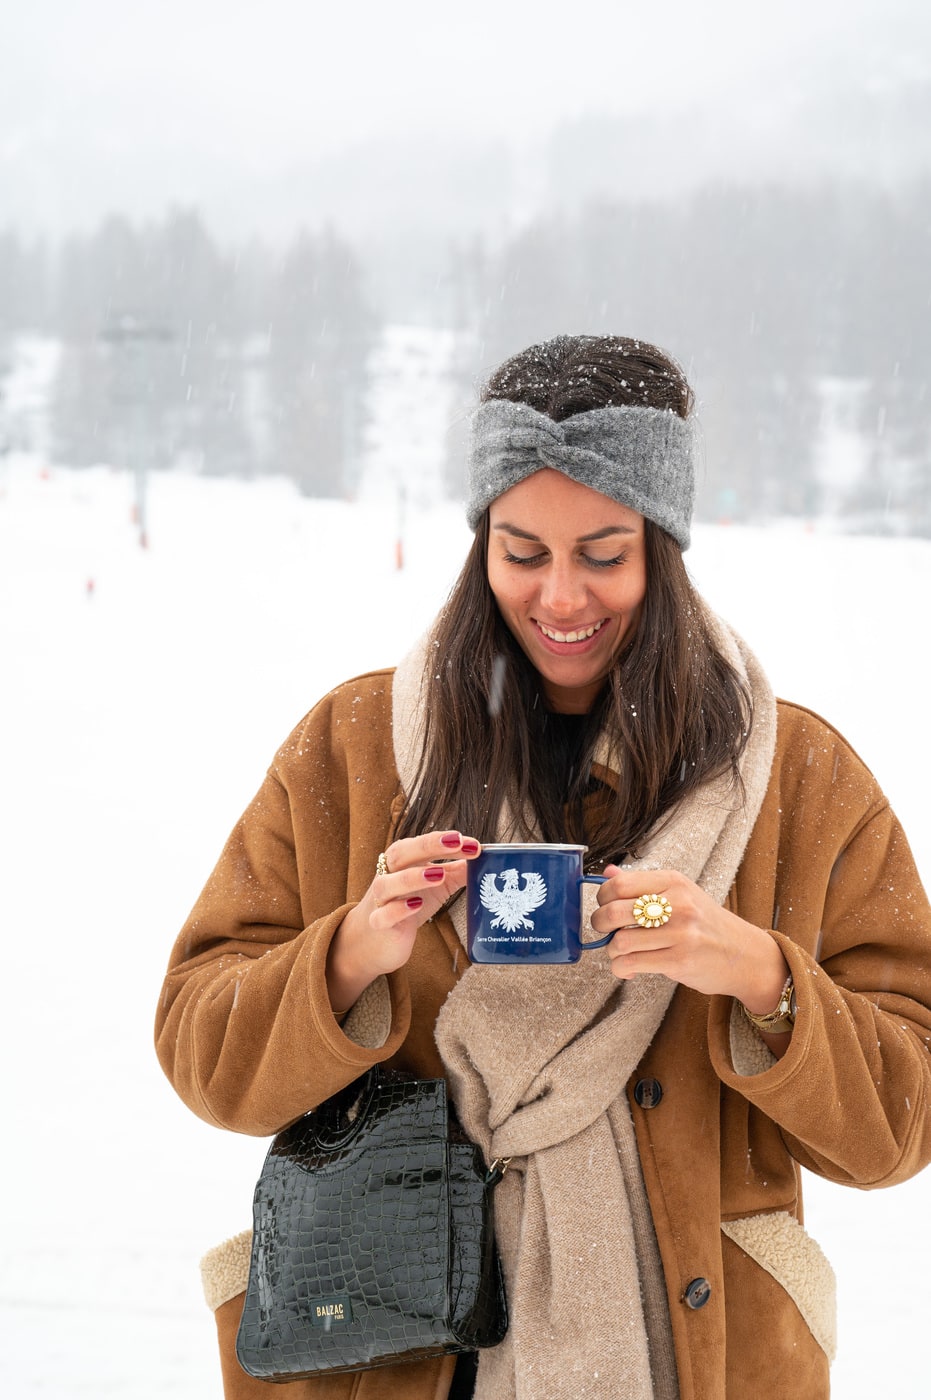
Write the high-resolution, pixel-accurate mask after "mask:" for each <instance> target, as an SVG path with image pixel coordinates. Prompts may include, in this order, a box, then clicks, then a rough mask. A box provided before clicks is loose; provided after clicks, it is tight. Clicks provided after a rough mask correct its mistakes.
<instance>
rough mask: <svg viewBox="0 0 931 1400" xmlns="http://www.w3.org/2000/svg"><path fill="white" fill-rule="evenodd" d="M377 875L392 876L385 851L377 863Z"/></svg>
mask: <svg viewBox="0 0 931 1400" xmlns="http://www.w3.org/2000/svg"><path fill="white" fill-rule="evenodd" d="M375 874H376V875H390V874H391V871H390V870H389V869H388V858H387V856H386V855H385V853H384V851H382V853H381V855H380V856H379V857H378V860H377V861H376V862H375Z"/></svg>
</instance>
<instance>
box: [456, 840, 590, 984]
mask: <svg viewBox="0 0 931 1400" xmlns="http://www.w3.org/2000/svg"><path fill="white" fill-rule="evenodd" d="M587 850H588V847H587V846H564V845H550V844H548V843H546V842H540V841H528V842H524V843H522V842H500V843H498V844H492V845H489V846H483V847H482V849H481V852H480V853H479V855H477V856H476V857H475V859H474V860H470V861H469V863H468V866H467V875H466V900H467V901H468V907H467V924H468V950H469V957H470V958H471V960H472V962H474V963H575V962H578V960H579V958H580V957H581V956H582V954H583V952H588V951H590V950H591V949H592V948H604V946H605V945H606V944H607V943H610V942H611V939H612V938H613V937H614V933H615V932H616V931H617V930H613V931H612V932H611V933H609V934H608V935H607V937H605V938H599V939H596V940H595V941H594V942H591V943H583V942H582V886H583V885H603V884H604V883H605V879H606V877H605V876H604V875H585V874H584V873H583V870H582V857H583V856H584V855H585V852H586V851H587Z"/></svg>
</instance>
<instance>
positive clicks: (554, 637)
mask: <svg viewBox="0 0 931 1400" xmlns="http://www.w3.org/2000/svg"><path fill="white" fill-rule="evenodd" d="M537 626H538V627H539V629H540V631H541V632H542V633H543V635H544V637H549V639H550V641H551V642H584V641H587V640H588V638H589V637H594V635H595V633H596V632H599V631H600V630H601V628H602V627H603V626H604V619H603V618H602V620H601V622H596V623H595V624H594V625H593V626H592V627H583V628H582V629H581V630H580V631H578V632H557V631H556V629H555V627H544V626H543V623H542V622H538V623H537Z"/></svg>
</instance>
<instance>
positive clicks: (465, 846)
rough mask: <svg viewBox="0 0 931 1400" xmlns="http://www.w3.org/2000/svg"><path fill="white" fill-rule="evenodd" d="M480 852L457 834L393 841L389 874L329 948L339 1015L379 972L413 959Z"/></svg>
mask: <svg viewBox="0 0 931 1400" xmlns="http://www.w3.org/2000/svg"><path fill="white" fill-rule="evenodd" d="M480 850H481V847H480V845H479V843H478V842H477V841H476V840H475V839H474V838H473V837H471V836H463V835H462V833H461V832H459V831H431V832H428V833H426V835H424V836H412V837H408V838H407V839H405V840H403V841H394V842H393V843H392V844H391V845H390V846H389V847H388V849H387V850H386V851H385V863H386V864H387V866H388V874H387V875H376V876H375V878H374V879H373V880H372V883H371V884H370V885H369V887H368V889H367V890H366V892H365V894H364V895H363V897H362V899H361V900H360V902H359V903H358V904H357V905H356V907H355V909H352V910H350V912H349V913H348V914H347V915H346V917H345V919H344V920H343V922H342V923H341V924H340V926H339V929H338V930H337V932H336V935H335V937H334V939H333V942H332V943H331V944H330V952H329V957H328V959H327V987H328V988H329V992H330V1005H331V1006H332V1007H333V1010H334V1013H335V1014H336V1015H341V1014H342V1013H343V1012H345V1011H348V1010H349V1008H350V1007H351V1006H352V1005H353V1004H354V1003H355V1002H356V1001H357V1000H358V998H359V996H360V995H361V994H362V992H363V991H364V990H365V988H366V987H367V986H369V984H370V983H372V982H374V981H375V978H376V977H378V976H379V975H380V974H381V973H384V972H395V971H396V970H397V969H398V968H399V967H403V966H404V964H405V963H406V962H407V960H408V958H409V957H410V955H411V951H412V949H413V947H414V939H415V938H416V937H417V930H418V929H419V928H420V926H421V924H424V923H426V921H427V920H428V919H431V918H432V917H433V915H434V914H435V913H436V912H437V910H438V909H440V908H441V907H442V906H443V905H444V904H445V903H446V901H447V900H448V899H449V898H450V896H451V895H454V894H455V893H456V891H457V890H461V889H462V887H463V885H464V884H465V878H466V861H468V860H472V859H474V857H475V856H477V855H478V853H479V851H480Z"/></svg>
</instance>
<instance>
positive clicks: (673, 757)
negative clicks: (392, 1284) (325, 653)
mask: <svg viewBox="0 0 931 1400" xmlns="http://www.w3.org/2000/svg"><path fill="white" fill-rule="evenodd" d="M692 407H693V403H692V394H691V391H690V389H689V386H688V384H687V383H686V381H685V379H684V377H683V375H682V373H681V371H680V370H679V368H678V366H676V365H675V364H674V362H673V361H671V360H670V359H669V358H668V357H667V356H665V355H664V354H663V353H662V352H661V351H659V350H657V349H656V348H655V347H652V346H648V345H645V344H641V343H639V342H636V341H631V340H626V339H622V338H620V337H598V338H595V337H575V338H570V337H559V338H558V339H557V340H554V341H551V342H548V343H547V344H544V345H541V346H535V347H531V349H530V350H528V351H526V352H524V353H523V354H521V355H518V356H516V357H514V359H512V360H509V361H508V362H507V363H506V364H504V365H503V366H502V367H501V368H500V369H499V370H498V371H497V372H496V373H495V375H493V377H492V378H491V380H490V381H489V383H488V385H487V386H486V389H485V391H484V394H483V402H482V404H481V405H480V407H479V409H478V411H477V413H476V417H475V423H474V434H473V448H472V459H471V479H470V503H469V518H470V523H471V524H472V526H473V528H474V529H475V531H476V534H475V542H474V545H473V547H472V550H471V552H470V554H469V557H468V559H467V561H466V564H465V566H464V568H463V571H462V574H461V575H460V578H459V581H458V583H457V585H456V587H455V589H454V591H453V593H452V595H451V598H450V600H449V602H448V604H447V606H446V608H445V609H444V611H443V613H442V614H441V615H440V617H439V619H438V621H437V622H436V624H435V626H434V628H433V629H432V632H431V634H430V635H429V637H428V638H427V639H426V640H425V642H424V643H423V644H422V645H421V646H419V647H418V648H416V649H415V651H414V652H413V653H412V654H411V655H410V656H409V657H407V658H405V660H404V661H403V662H402V664H401V665H400V666H399V667H398V669H397V671H396V672H394V673H391V672H379V673H374V674H371V675H368V676H363V677H361V678H358V679H356V680H354V681H351V682H349V683H348V684H346V685H343V686H340V687H338V688H337V689H336V690H334V691H333V692H332V693H331V694H330V695H328V696H327V697H326V698H325V699H324V700H323V701H321V703H320V704H319V705H317V706H316V708H315V709H314V710H312V711H311V713H310V714H309V715H308V716H307V718H306V719H305V720H304V721H303V722H302V724H300V725H299V726H298V728H297V729H296V730H295V731H294V733H293V734H292V735H291V737H290V738H289V739H288V740H287V741H286V743H285V744H284V746H283V747H282V748H281V749H280V751H279V753H278V755H277V757H276V759H275V761H274V763H273V765H272V767H271V769H270V770H269V774H268V777H267V779H266V781H265V783H264V784H263V786H262V788H261V790H260V792H259V793H258V795H257V797H256V798H255V800H254V802H253V803H252V805H251V806H250V807H249V809H248V810H247V812H246V813H245V815H244V816H243V818H242V819H241V821H240V823H239V825H238V826H237V827H236V828H235V830H234V832H233V834H232V836H231V837H230V840H229V843H228V845H227V847H226V849H225V851H224V853H223V855H222V857H221V859H220V862H219V864H218V866H217V868H216V870H215V871H214V874H213V876H212V877H211V880H210V881H209V883H208V885H207V887H206V889H205V890H204V893H203V894H202V896H201V898H200V900H199V902H198V904H197V906H196V907H195V909H194V911H193V912H192V914H191V917H190V919H189V921H188V923H187V925H186V926H185V929H184V930H183V931H182V933H181V936H180V938H179V940H178V943H177V944H176V947H175V950H174V953H173V956H172V961H171V965H170V969H169V973H168V977H167V980H166V984H165V989H164V993H163V997H162V1001H161V1003H160V1008H159V1017H158V1026H157V1042H158V1050H159V1055H160V1058H161V1061H162V1064H163V1066H164V1068H165V1071H166V1073H167V1074H168V1075H169V1077H170V1078H171V1080H172V1082H173V1084H174V1085H175V1087H176V1088H177V1090H178V1092H179V1093H180V1094H181V1096H182V1097H183V1098H184V1099H185V1101H186V1102H187V1103H188V1105H189V1106H190V1107H191V1108H192V1109H193V1110H194V1111H195V1112H196V1113H198V1114H200V1115H201V1116H202V1117H203V1118H205V1119H207V1120H208V1121H209V1122H213V1123H217V1124H218V1125H220V1126H223V1127H227V1128H232V1129H235V1130H238V1131H240V1132H247V1133H255V1134H260V1135H264V1134H271V1133H274V1132H275V1131H277V1130H278V1129H279V1128H281V1127H282V1126H283V1125H284V1124H286V1123H289V1122H291V1121H292V1120H294V1119H296V1118H297V1117H299V1116H300V1115H301V1114H303V1113H304V1112H306V1111H307V1110H308V1109H310V1108H312V1107H313V1106H315V1105H316V1104H318V1103H320V1102H321V1101H322V1100H323V1099H325V1098H327V1097H329V1096H330V1095H332V1094H333V1093H335V1092H336V1091H337V1090H339V1089H340V1088H342V1087H343V1086H345V1085H346V1084H348V1083H350V1082H351V1081H352V1080H353V1079H355V1078H356V1077H358V1075H359V1074H361V1073H362V1072H363V1071H364V1070H365V1069H367V1068H368V1067H369V1066H370V1065H371V1064H373V1063H375V1062H387V1063H389V1064H391V1065H392V1066H394V1067H397V1068H403V1069H406V1070H410V1071H413V1072H415V1073H417V1074H421V1075H429V1076H433V1075H439V1074H446V1075H447V1076H448V1077H449V1080H450V1083H451V1086H452V1090H453V1095H454V1098H455V1100H456V1102H457V1106H458V1108H459V1111H460V1115H461V1117H462V1119H463V1122H464V1124H465V1126H466V1128H467V1129H468V1131H469V1132H470V1134H471V1136H472V1137H473V1138H474V1140H475V1141H477V1142H478V1143H479V1145H480V1146H481V1148H482V1149H483V1151H484V1152H485V1153H486V1156H487V1158H488V1160H489V1161H490V1160H492V1158H493V1157H495V1156H510V1157H511V1158H512V1166H511V1170H510V1171H509V1172H508V1174H507V1176H506V1177H505V1179H504V1180H503V1181H502V1182H501V1184H500V1185H499V1187H498V1188H497V1192H496V1205H495V1212H496V1233H497V1236H498V1242H499V1247H500V1250H501V1254H502V1259H503V1264H504V1269H505V1276H506V1281H507V1288H508V1296H509V1304H510V1312H511V1327H510V1330H509V1332H508V1335H507V1338H506V1339H505V1341H504V1342H503V1343H502V1344H501V1345H500V1346H499V1347H497V1348H494V1349H492V1350H490V1351H486V1352H483V1353H481V1357H480V1360H479V1365H478V1372H477V1379H476V1380H475V1392H474V1393H475V1394H476V1396H478V1397H480V1400H501V1398H502V1397H512V1396H515V1397H520V1400H553V1398H554V1397H564V1396H565V1397H572V1400H577V1397H579V1396H591V1397H602V1396H603V1397H615V1396H620V1395H623V1396H624V1397H626V1398H627V1400H631V1398H632V1400H668V1397H674V1396H679V1397H682V1398H683V1400H685V1397H693V1398H694V1400H716V1398H718V1397H725V1396H728V1397H735V1398H736V1400H743V1397H746V1396H752V1395H762V1394H791V1395H792V1396H793V1397H795V1400H816V1397H824V1396H826V1395H827V1394H828V1366H829V1358H830V1356H831V1354H832V1350H833V1339H834V1333H833V1326H834V1319H833V1277H832V1275H831V1271H830V1267H829V1266H828V1265H827V1263H826V1261H825V1260H824V1258H823V1256H822V1255H821V1254H820V1251H819V1250H818V1249H817V1246H816V1245H815V1244H814V1243H813V1242H812V1241H811V1240H810V1239H809V1238H808V1236H807V1235H806V1234H805V1232H804V1230H803V1228H802V1226H801V1223H800V1220H801V1199H800V1189H799V1188H800V1171H799V1166H800V1165H801V1166H805V1167H808V1168H809V1169H810V1170H813V1171H817V1172H820V1173H821V1174H823V1175H825V1176H827V1177H829V1178H830V1179H832V1180H835V1181H839V1182H846V1183H849V1184H852V1185H857V1186H861V1187H866V1186H879V1185H887V1184H892V1183H893V1182H896V1181H900V1180H903V1179H905V1178H907V1177H908V1176H910V1175H912V1174H913V1173H915V1172H917V1171H918V1170H920V1168H921V1167H922V1166H924V1165H925V1164H926V1162H927V1161H928V1160H929V1158H931V1128H929V1115H928V1113H927V1107H928V1103H929V1099H931V1093H929V1090H931V1061H929V1054H928V1045H929V1043H931V973H929V968H931V910H929V907H928V902H927V899H926V897H925V895H924V892H923V890H922V888H921V883H920V880H919V878H918V875H917V873H916V870H915V867H914V863H913V861H912V857H911V855H910V852H909V850H908V846H907V843H906V841H905V838H904V836H903V834H902V832H901V829H900V828H899V826H898V824H897V822H896V820H895V818H894V816H893V815H892V813H891V812H890V810H889V807H888V804H887V802H886V801H885V799H884V798H883V796H882V793H881V792H880V791H879V789H878V787H877V785H876V783H875V780H874V779H873V778H872V777H871V775H870V774H869V773H868V772H867V770H866V769H865V768H864V766H863V765H862V763H861V762H860V761H859V759H858V758H857V757H856V755H855V754H854V753H853V752H852V751H851V750H850V748H849V747H848V746H847V745H846V744H845V743H844V741H843V740H842V739H841V738H840V737H839V736H838V735H837V734H836V733H835V731H834V730H832V729H831V728H830V726H829V725H827V724H826V723H825V722H824V721H822V720H821V719H819V718H817V716H815V715H813V714H811V713H810V712H808V711H806V710H803V709H800V708H799V707H797V706H794V705H789V704H784V703H782V702H779V703H777V702H776V701H774V699H773V697H772V694H771V692H770V690H769V687H768V685H767V682H766V678H765V676H764V675H763V673H762V671H761V669H760V667H759V665H758V663H757V662H756V661H755V659H754V657H753V655H752V653H750V652H749V650H748V649H747V648H746V647H745V645H744V644H743V643H742V642H741V641H740V639H739V638H737V637H735V636H734V635H733V634H732V633H731V632H730V630H729V629H728V628H727V627H726V626H725V625H724V624H723V623H721V622H720V621H719V620H718V619H717V618H715V617H714V616H713V615H712V614H711V613H710V612H709V611H708V610H707V608H706V607H705V606H704V605H703V604H702V602H701V600H700V598H698V596H697V595H696V594H695V593H694V591H693V589H692V587H691V585H690V583H689V580H688V576H687V574H686V572H685V569H684V565H683V562H682V550H683V549H685V548H686V547H687V545H688V542H689V518H690V513H691V505H692V494H693V482H694V451H695V441H694V424H693V420H692ZM528 838H529V839H539V840H561V841H566V840H570V841H575V842H584V843H586V844H587V845H588V847H589V861H590V866H591V868H593V869H596V870H599V871H603V872H604V874H605V875H606V876H607V877H608V878H607V881H606V883H605V884H603V885H602V886H600V887H599V888H598V890H597V900H596V901H593V903H592V905H591V907H590V911H589V912H590V922H591V926H592V928H593V929H594V930H595V932H596V933H598V934H599V935H603V934H606V933H608V932H610V931H611V930H612V929H617V930H618V932H617V933H616V934H615V936H614V938H613V939H612V941H611V943H610V944H609V945H608V948H607V949H606V952H605V954H591V955H589V956H588V957H586V958H584V959H583V960H582V962H581V963H579V964H577V965H575V966H570V967H534V968H503V967H471V968H470V967H469V966H468V959H467V958H466V956H465V952H464V927H463V924H464V920H463V913H462V904H463V901H462V900H460V899H457V897H456V896H457V895H458V894H459V892H460V891H461V889H462V887H463V884H464V882H465V872H466V866H467V863H468V861H469V860H470V859H472V858H474V856H475V855H477V854H478V852H479V850H480V842H481V841H490V840H494V839H498V840H502V839H528ZM373 872H375V873H374V874H373ZM646 893H649V894H655V895H658V896H662V898H663V899H665V900H666V901H667V903H668V905H669V906H670V907H671V915H670V917H669V918H668V921H667V922H666V923H664V924H659V925H658V926H657V927H642V926H641V925H639V924H638V923H637V922H636V914H635V910H634V901H635V899H636V898H637V897H638V896H640V895H644V894H646ZM246 1245H247V1240H246V1238H245V1237H244V1238H241V1239H239V1240H237V1241H231V1242H230V1243H229V1244H228V1245H227V1246H225V1247H223V1248H222V1249H221V1250H220V1251H218V1252H217V1253H216V1254H215V1255H214V1257H213V1259H212V1260H211V1261H210V1264H209V1267H208V1285H209V1292H210V1297H211V1301H212V1303H213V1305H214V1306H215V1308H216V1315H217V1323H218V1328H219V1332H220V1338H221V1354H222V1356H223V1362H224V1379H225V1386H226V1395H227V1397H233V1398H234V1400H249V1397H256V1396H259V1395H264V1394H265V1393H266V1388H265V1384H264V1383H262V1382H256V1381H253V1380H250V1378H249V1377H247V1376H246V1375H245V1374H244V1373H243V1372H242V1371H241V1370H239V1368H238V1366H237V1364H236V1362H235V1359H234V1357H233V1352H232V1346H233V1339H234V1337H235V1331H236V1327H237V1324H238V1315H239V1311H240V1310H241V1305H242V1297H241V1293H242V1289H243V1288H244V1285H245V1272H244V1265H245V1259H246ZM454 1373H455V1374H454ZM451 1387H452V1389H451ZM471 1390H472V1381H471V1379H470V1378H469V1376H468V1363H462V1362H461V1363H460V1364H459V1367H458V1369H457V1368H456V1367H455V1365H454V1363H453V1361H452V1359H451V1358H445V1359H443V1360H440V1361H436V1362H426V1363H419V1364H417V1365H414V1366H395V1367H388V1368H384V1369H382V1370H377V1371H371V1372H366V1373H359V1374H358V1375H355V1376H331V1377H326V1378H322V1379H318V1380H316V1381H307V1382H292V1383H290V1385H285V1386H283V1387H281V1388H280V1390H279V1392H278V1393H283V1394H284V1395H285V1396H287V1395H292V1396H293V1397H295V1400H297V1397H301V1400H312V1397H332V1398H333V1400H335V1397H349V1396H352V1397H356V1400H391V1398H392V1397H402V1396H403V1397H405V1398H406V1400H420V1397H431V1400H433V1398H434V1397H437V1398H438V1397H444V1396H447V1395H459V1394H468V1393H471Z"/></svg>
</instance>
